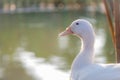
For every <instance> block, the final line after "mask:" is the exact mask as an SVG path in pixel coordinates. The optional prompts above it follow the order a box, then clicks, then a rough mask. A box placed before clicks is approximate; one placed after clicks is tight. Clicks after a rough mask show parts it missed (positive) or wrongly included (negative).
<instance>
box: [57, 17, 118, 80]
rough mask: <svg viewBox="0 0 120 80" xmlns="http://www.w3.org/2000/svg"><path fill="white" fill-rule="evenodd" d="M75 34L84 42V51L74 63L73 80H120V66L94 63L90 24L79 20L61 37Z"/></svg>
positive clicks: (92, 32)
mask: <svg viewBox="0 0 120 80" xmlns="http://www.w3.org/2000/svg"><path fill="white" fill-rule="evenodd" d="M68 34H75V35H77V36H78V37H79V38H81V40H82V50H81V51H80V52H79V54H78V55H77V57H76V58H75V60H74V61H73V64H72V68H71V80H120V64H97V63H94V41H95V36H94V30H93V28H92V25H91V23H90V22H88V21H87V20H84V19H78V20H75V21H73V22H72V24H71V25H70V26H69V27H68V28H67V29H66V30H65V31H63V32H62V33H60V34H59V36H65V35H68Z"/></svg>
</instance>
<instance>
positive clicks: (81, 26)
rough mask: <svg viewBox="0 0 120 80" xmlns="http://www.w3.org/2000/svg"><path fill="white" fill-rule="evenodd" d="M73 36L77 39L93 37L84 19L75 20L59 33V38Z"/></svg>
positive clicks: (90, 27) (88, 24)
mask: <svg viewBox="0 0 120 80" xmlns="http://www.w3.org/2000/svg"><path fill="white" fill-rule="evenodd" d="M69 34H75V35H77V36H79V37H85V36H89V37H90V36H94V31H93V28H92V25H91V23H90V22H88V21H87V20H84V19H77V20H75V21H73V22H72V23H71V25H70V26H69V27H67V28H66V30H65V31H63V32H61V33H60V34H59V36H65V35H69Z"/></svg>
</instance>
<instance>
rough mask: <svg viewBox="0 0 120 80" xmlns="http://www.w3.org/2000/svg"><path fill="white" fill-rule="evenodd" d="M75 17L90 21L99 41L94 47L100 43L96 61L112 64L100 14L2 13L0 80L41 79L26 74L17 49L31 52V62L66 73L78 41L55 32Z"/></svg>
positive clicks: (67, 24) (102, 17)
mask: <svg viewBox="0 0 120 80" xmlns="http://www.w3.org/2000/svg"><path fill="white" fill-rule="evenodd" d="M78 18H85V19H88V20H89V21H91V22H92V24H93V26H94V29H95V33H96V38H97V39H98V43H97V44H96V46H99V45H100V44H102V47H101V49H98V50H96V55H97V56H96V62H104V63H106V62H114V61H115V59H114V48H113V45H112V41H111V36H110V33H109V28H108V24H107V20H106V17H105V15H103V14H100V13H96V14H94V15H91V14H88V12H84V13H83V12H78V11H73V12H56V13H30V14H10V15H7V14H3V15H0V80H44V79H42V78H41V79H35V77H34V76H31V73H32V71H31V72H28V71H29V70H26V69H27V68H28V67H25V66H24V65H25V64H26V63H24V64H23V63H22V61H21V59H19V56H18V53H19V54H21V53H20V51H19V50H18V49H23V50H24V51H27V52H32V54H34V57H33V59H34V58H36V59H43V61H42V63H44V64H49V65H55V66H57V69H58V70H59V71H63V72H69V70H70V66H71V63H72V61H73V59H74V58H75V56H76V55H77V53H78V52H79V49H80V45H81V42H80V40H79V39H78V38H77V37H75V36H67V37H63V38H58V33H60V32H61V31H63V30H64V29H65V28H66V27H67V26H69V25H70V23H71V22H72V21H73V20H75V19H78ZM99 38H100V39H99ZM26 54H29V53H25V52H24V54H22V56H24V55H25V56H26ZM26 57H27V56H26ZM99 58H100V59H99ZM23 61H24V60H23ZM38 61H39V60H38ZM38 63H39V62H38ZM39 64H41V63H39ZM36 66H38V65H36ZM46 66H47V65H46ZM48 68H49V66H48ZM41 74H42V72H41ZM39 75H40V74H39ZM53 75H54V74H53Z"/></svg>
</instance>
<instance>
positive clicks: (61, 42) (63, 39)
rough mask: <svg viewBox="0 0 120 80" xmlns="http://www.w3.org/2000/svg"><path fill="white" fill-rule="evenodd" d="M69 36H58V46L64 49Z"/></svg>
mask: <svg viewBox="0 0 120 80" xmlns="http://www.w3.org/2000/svg"><path fill="white" fill-rule="evenodd" d="M68 41H69V37H68V36H63V37H58V45H59V48H60V49H62V50H64V49H66V48H67V47H68V44H69V42H68Z"/></svg>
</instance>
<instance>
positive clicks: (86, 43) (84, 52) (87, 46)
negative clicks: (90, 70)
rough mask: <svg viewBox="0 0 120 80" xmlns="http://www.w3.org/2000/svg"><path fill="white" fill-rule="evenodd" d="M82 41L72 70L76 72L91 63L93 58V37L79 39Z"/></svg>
mask: <svg viewBox="0 0 120 80" xmlns="http://www.w3.org/2000/svg"><path fill="white" fill-rule="evenodd" d="M81 40H82V49H81V50H80V52H79V54H78V55H77V57H76V58H75V60H74V62H73V64H72V69H73V70H78V69H82V68H83V67H86V66H88V65H90V64H92V63H93V57H94V35H92V36H84V37H82V38H81Z"/></svg>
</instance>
